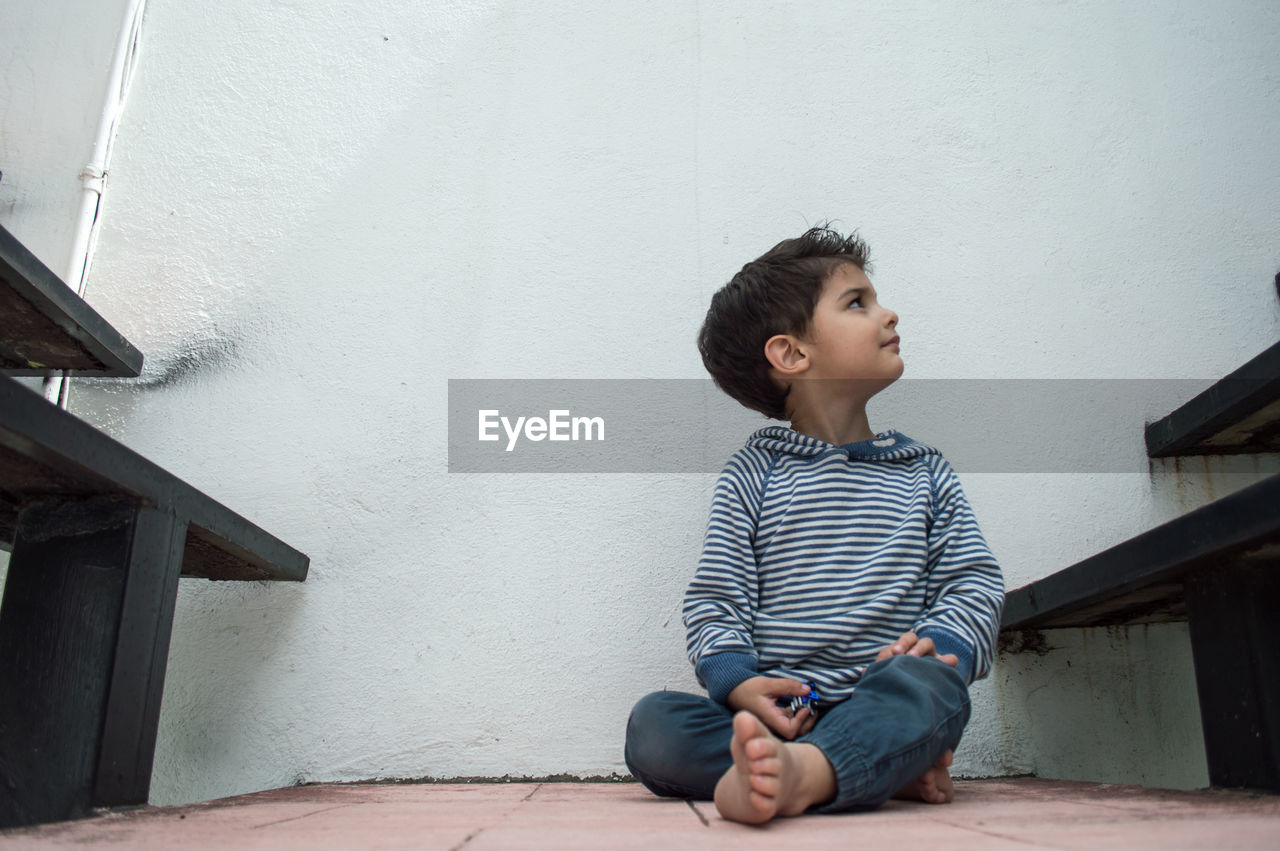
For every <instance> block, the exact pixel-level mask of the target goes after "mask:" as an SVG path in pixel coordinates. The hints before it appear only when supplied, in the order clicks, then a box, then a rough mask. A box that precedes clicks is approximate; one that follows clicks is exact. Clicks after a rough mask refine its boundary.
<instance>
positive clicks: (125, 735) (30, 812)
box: [0, 497, 186, 827]
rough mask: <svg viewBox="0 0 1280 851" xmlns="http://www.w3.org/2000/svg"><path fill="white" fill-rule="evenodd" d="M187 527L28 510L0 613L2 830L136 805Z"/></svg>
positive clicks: (114, 507)
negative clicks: (103, 807) (111, 807)
mask: <svg viewBox="0 0 1280 851" xmlns="http://www.w3.org/2000/svg"><path fill="white" fill-rule="evenodd" d="M185 539H186V523H185V522H182V521H180V520H178V519H177V518H175V517H174V516H173V515H171V514H167V513H165V512H162V511H158V510H156V509H153V508H146V507H141V506H138V505H136V504H133V503H132V502H130V501H127V500H123V499H119V498H115V497H97V498H93V499H89V500H84V501H79V502H60V503H41V504H37V505H32V506H28V507H27V508H26V509H25V510H24V511H23V512H22V514H21V515H20V517H19V520H18V531H17V535H16V537H15V539H14V545H13V553H12V555H11V557H10V560H9V570H8V575H7V578H6V580H5V587H4V599H3V603H2V604H0V827H12V826H17V825H23V824H38V823H42V822H48V821H58V820H62V819H69V818H78V817H81V816H84V815H87V814H88V813H89V811H90V809H91V808H92V807H95V806H118V805H125V804H142V803H146V800H147V793H148V790H149V789H150V784H151V762H152V758H153V757H154V755H155V741H156V728H157V724H158V721H159V716H160V698H161V696H162V694H163V691H164V674H165V663H166V661H167V658H168V653H169V635H170V632H171V629H172V626H173V608H174V601H175V600H176V598H177V588H178V576H179V574H180V572H181V567H182V552H183V548H184V544H185Z"/></svg>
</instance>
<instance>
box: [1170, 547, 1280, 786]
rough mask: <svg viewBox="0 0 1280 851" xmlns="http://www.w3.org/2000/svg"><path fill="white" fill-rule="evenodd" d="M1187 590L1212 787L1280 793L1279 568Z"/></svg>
mask: <svg viewBox="0 0 1280 851" xmlns="http://www.w3.org/2000/svg"><path fill="white" fill-rule="evenodd" d="M1185 584H1186V594H1187V611H1188V620H1189V626H1190V629H1191V651H1192V656H1193V658H1194V660H1195V666H1196V691H1197V692H1198V693H1199V696H1200V716H1201V724H1202V725H1203V727H1204V746H1205V754H1206V756H1207V757H1208V762H1209V782H1210V784H1212V785H1213V786H1220V787H1247V788H1251V789H1267V790H1270V791H1273V792H1280V566H1277V565H1252V566H1244V565H1241V566H1235V567H1231V568H1227V569H1215V570H1208V571H1205V572H1203V573H1201V574H1198V575H1195V576H1192V577H1191V578H1190V579H1188V580H1187V581H1186V583H1185Z"/></svg>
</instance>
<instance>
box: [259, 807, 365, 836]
mask: <svg viewBox="0 0 1280 851" xmlns="http://www.w3.org/2000/svg"><path fill="white" fill-rule="evenodd" d="M349 806H351V804H336V805H334V806H332V807H325V808H324V809H322V810H314V811H312V812H309V813H303V814H302V815H300V816H289V817H288V818H282V819H276V820H275V821H268V822H264V823H262V824H255V825H254V826H253V827H252V828H251V829H252V830H258V829H259V828H262V827H271V825H273V824H284V823H285V822H290V821H297V820H298V819H303V818H310V817H311V816H318V815H320V813H327V812H329V811H331V810H340V809H342V808H343V807H349Z"/></svg>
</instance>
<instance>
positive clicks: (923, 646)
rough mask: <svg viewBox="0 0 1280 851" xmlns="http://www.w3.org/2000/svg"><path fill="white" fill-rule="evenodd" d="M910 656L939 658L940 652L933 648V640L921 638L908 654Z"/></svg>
mask: <svg viewBox="0 0 1280 851" xmlns="http://www.w3.org/2000/svg"><path fill="white" fill-rule="evenodd" d="M908 655H909V656H937V655H938V651H937V650H935V649H934V647H933V639H932V638H921V639H920V640H919V641H917V642H916V643H915V645H914V646H913V647H912V648H911V650H910V651H909V653H908Z"/></svg>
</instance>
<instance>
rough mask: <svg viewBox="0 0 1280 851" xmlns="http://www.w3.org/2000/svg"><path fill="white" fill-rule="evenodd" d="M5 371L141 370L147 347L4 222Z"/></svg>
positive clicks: (0, 236)
mask: <svg viewBox="0 0 1280 851" xmlns="http://www.w3.org/2000/svg"><path fill="white" fill-rule="evenodd" d="M0 326H3V327H2V330H0V371H3V372H4V373H5V374H7V375H18V376H40V375H53V374H54V373H57V372H61V371H65V372H69V373H70V374H72V375H96V376H122V377H123V376H128V377H132V376H136V375H138V374H140V373H141V371H142V352H140V351H138V350H137V349H136V348H134V346H133V344H132V343H130V342H129V341H128V340H126V339H125V338H124V335H123V334H121V333H120V332H119V331H117V330H116V329H115V328H113V327H112V326H111V325H110V323H108V322H107V321H106V320H105V319H103V318H102V316H100V315H99V314H98V312H97V311H95V310H94V309H93V308H92V307H90V306H89V305H88V304H87V303H86V302H85V301H84V299H82V298H80V296H78V295H77V294H76V293H75V292H74V291H72V289H71V288H70V287H68V286H67V285H66V284H65V283H63V282H62V280H61V279H60V278H58V276H57V275H55V274H54V273H53V272H52V271H50V269H49V267H48V266H46V265H44V264H43V263H41V262H40V260H39V259H38V258H37V257H36V256H35V255H34V254H32V253H31V252H30V251H28V250H27V248H26V246H24V245H23V244H22V243H20V242H19V241H18V240H17V239H15V238H14V236H13V234H11V233H9V231H8V230H6V229H5V228H4V227H0Z"/></svg>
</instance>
